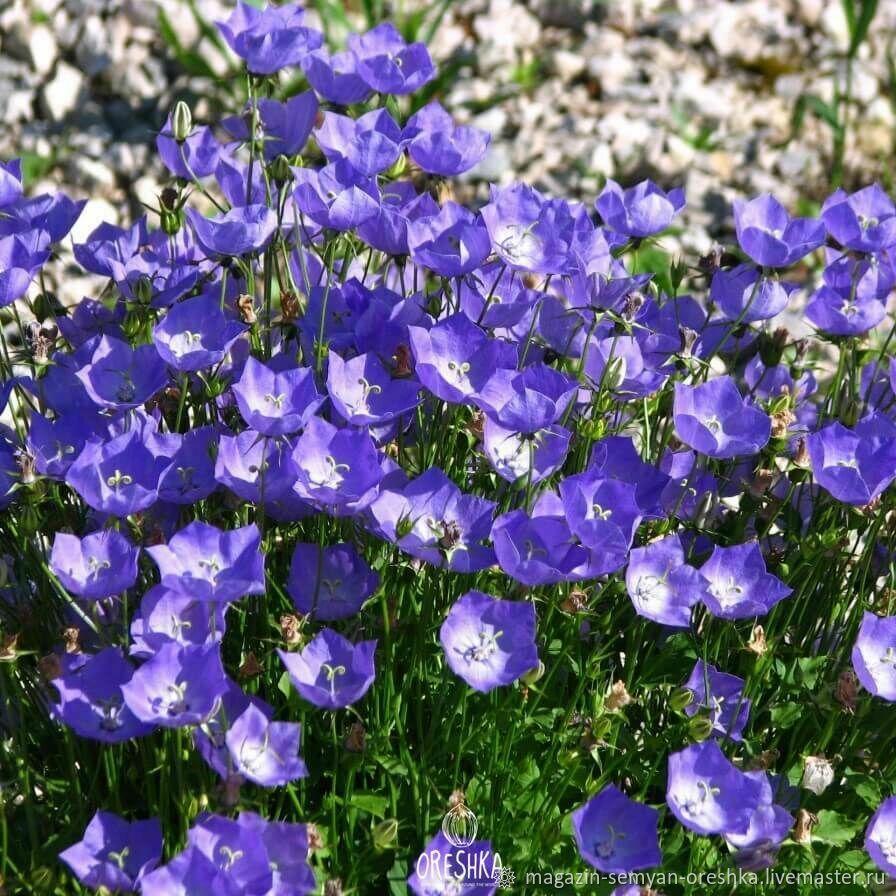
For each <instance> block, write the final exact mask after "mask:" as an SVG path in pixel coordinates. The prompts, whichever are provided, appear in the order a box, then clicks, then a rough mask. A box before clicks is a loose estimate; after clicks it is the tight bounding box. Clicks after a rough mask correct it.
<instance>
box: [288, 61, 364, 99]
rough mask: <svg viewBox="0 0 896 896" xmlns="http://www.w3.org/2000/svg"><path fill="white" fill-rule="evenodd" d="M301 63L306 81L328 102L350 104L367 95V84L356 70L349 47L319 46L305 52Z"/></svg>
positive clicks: (356, 66) (356, 63) (356, 64)
mask: <svg viewBox="0 0 896 896" xmlns="http://www.w3.org/2000/svg"><path fill="white" fill-rule="evenodd" d="M301 65H302V71H304V72H305V77H306V78H307V79H308V83H309V84H310V85H311V86H312V87H313V88H314V89H315V90H316V91H317V92H318V93H319V94H320V95H321V96H322V97H323V98H324V99H325V100H329V101H330V102H331V103H336V105H338V106H350V105H352V104H353V103H361V102H363V101H364V100H366V99H367V97H368V96H370V88H369V87H368V86H367V84H366V83H365V82H364V81H363V80H362V78H361V76H360V75H359V74H358V60H357V58H356V57H355V54H354V53H352V52H351V51H349V50H344V51H343V52H341V53H330V52H329V50H327V48H326V47H320V48H319V49H317V50H314V51H313V52H311V53H309V54H308V55H307V56H305V58H304V59H303V60H302V63H301Z"/></svg>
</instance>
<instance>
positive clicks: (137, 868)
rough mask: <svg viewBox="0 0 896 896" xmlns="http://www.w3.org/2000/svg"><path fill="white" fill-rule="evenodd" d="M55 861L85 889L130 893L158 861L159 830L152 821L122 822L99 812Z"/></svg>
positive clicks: (155, 820) (159, 847) (156, 822)
mask: <svg viewBox="0 0 896 896" xmlns="http://www.w3.org/2000/svg"><path fill="white" fill-rule="evenodd" d="M59 858H60V859H62V861H63V862H65V864H66V865H68V866H69V868H71V869H72V872H73V873H74V875H75V877H77V878H78V880H79V881H80V882H81V883H82V884H84V886H85V887H90V889H92V890H98V889H99V888H100V887H105V888H106V889H107V890H113V891H115V892H124V893H133V892H135V891H136V890H137V888H138V887H139V885H140V882H141V880H142V878H143V877H144V875H146V874H148V873H149V872H150V871H152V869H153V868H155V867H156V865H158V864H159V861H160V860H161V858H162V827H161V825H160V824H159V821H158V819H156V818H150V819H147V820H146V821H125V820H124V819H123V818H119V817H118V816H117V815H113V814H112V813H111V812H102V811H100V812H97V813H96V814H95V815H94V816H93V818H91V819H90V823H89V824H88V825H87V830H85V831H84V836H83V837H82V838H81V840H79V841H78V842H77V843H75V844H74V845H73V846H70V847H69V848H68V849H64V850H63V851H62V852H61V853H59Z"/></svg>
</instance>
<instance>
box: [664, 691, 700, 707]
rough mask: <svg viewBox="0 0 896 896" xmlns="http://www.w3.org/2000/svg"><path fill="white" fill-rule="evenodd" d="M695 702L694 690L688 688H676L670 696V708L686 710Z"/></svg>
mask: <svg viewBox="0 0 896 896" xmlns="http://www.w3.org/2000/svg"><path fill="white" fill-rule="evenodd" d="M693 702H694V692H693V691H691V690H689V689H688V688H676V689H675V690H674V691H672V693H671V694H670V696H669V709H671V710H672V711H673V712H684V710H685V709H686V708H687V707H688V706H690V705H691V704H692V703H693Z"/></svg>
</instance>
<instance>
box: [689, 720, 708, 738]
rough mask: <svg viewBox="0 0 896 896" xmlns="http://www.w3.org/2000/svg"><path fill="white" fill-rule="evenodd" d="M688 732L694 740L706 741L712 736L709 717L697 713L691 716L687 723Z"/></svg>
mask: <svg viewBox="0 0 896 896" xmlns="http://www.w3.org/2000/svg"><path fill="white" fill-rule="evenodd" d="M688 731H689V732H690V734H691V737H693V738H694V740H698V741H699V740H706V738H707V737H709V735H710V734H712V721H711V720H710V718H709V716H705V715H702V714H699V713H698V714H697V715H695V716H691V720H690V721H689V722H688Z"/></svg>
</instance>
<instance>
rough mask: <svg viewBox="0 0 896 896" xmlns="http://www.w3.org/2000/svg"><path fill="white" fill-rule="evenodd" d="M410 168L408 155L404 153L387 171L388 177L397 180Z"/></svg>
mask: <svg viewBox="0 0 896 896" xmlns="http://www.w3.org/2000/svg"><path fill="white" fill-rule="evenodd" d="M407 170H408V157H407V156H406V155H405V154H404V153H402V154H401V155H400V156H399V157H398V161H397V162H396V163H395V164H394V165H393V166H392V167H391V168H390V169H389V170H388V171H387V172H386V177H388V178H389V179H390V180H396V179H397V178H399V177H401V175H402V174H404V173H405V171H407Z"/></svg>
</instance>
